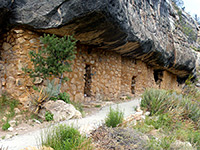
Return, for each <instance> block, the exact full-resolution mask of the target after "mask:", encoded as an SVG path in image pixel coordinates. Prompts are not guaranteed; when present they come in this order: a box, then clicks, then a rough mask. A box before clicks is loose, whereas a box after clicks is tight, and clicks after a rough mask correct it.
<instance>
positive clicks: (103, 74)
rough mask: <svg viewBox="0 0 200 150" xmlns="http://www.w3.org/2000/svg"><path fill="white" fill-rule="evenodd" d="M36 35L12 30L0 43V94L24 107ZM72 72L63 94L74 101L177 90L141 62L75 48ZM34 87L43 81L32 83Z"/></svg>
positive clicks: (165, 77)
mask: <svg viewBox="0 0 200 150" xmlns="http://www.w3.org/2000/svg"><path fill="white" fill-rule="evenodd" d="M39 36H40V35H39V34H37V33H33V32H31V31H28V30H23V29H12V30H11V31H9V32H8V33H6V34H5V35H4V39H3V41H2V42H1V43H3V44H2V48H1V61H0V69H1V70H0V71H1V76H0V77H1V87H0V89H1V90H6V91H7V92H8V93H10V94H11V95H12V96H13V97H15V98H18V99H19V100H20V101H21V102H22V103H23V104H26V103H27V102H28V101H29V99H30V98H29V93H32V92H33V89H32V86H33V85H34V83H33V82H32V79H30V78H29V77H28V76H27V75H25V74H24V72H23V71H22V68H23V67H25V66H31V62H30V57H29V54H28V53H29V51H31V50H38V48H40V46H41V43H40V39H39ZM72 63H73V65H72V70H73V71H72V72H68V73H66V74H65V75H66V76H67V77H68V78H69V81H68V82H65V83H64V84H63V87H62V91H66V92H67V93H69V94H70V96H71V99H72V100H74V101H81V102H82V101H88V100H110V99H117V98H119V97H120V96H121V95H130V96H132V95H134V94H139V93H142V92H143V91H144V90H145V88H150V87H153V88H159V87H160V88H165V89H176V88H178V86H177V85H178V83H177V81H176V76H175V75H173V74H171V73H169V72H167V71H162V72H161V74H162V76H161V79H160V80H159V81H160V82H158V81H157V82H156V81H155V69H154V68H152V67H151V66H148V65H147V64H146V63H144V62H142V61H140V60H134V59H132V58H128V57H122V56H121V55H120V54H118V53H116V52H112V51H104V50H102V49H98V48H93V47H91V46H87V45H81V44H78V45H77V54H76V58H75V60H73V61H72ZM35 84H37V85H42V84H45V81H37V82H35Z"/></svg>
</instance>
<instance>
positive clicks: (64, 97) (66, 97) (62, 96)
mask: <svg viewBox="0 0 200 150" xmlns="http://www.w3.org/2000/svg"><path fill="white" fill-rule="evenodd" d="M58 99H60V100H63V101H64V102H65V103H71V101H70V96H69V94H68V93H66V92H63V93H60V94H59V95H58Z"/></svg>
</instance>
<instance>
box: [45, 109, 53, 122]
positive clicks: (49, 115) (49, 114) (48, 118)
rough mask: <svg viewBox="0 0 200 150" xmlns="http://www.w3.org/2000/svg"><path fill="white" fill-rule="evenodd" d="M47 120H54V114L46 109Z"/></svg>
mask: <svg viewBox="0 0 200 150" xmlns="http://www.w3.org/2000/svg"><path fill="white" fill-rule="evenodd" d="M45 120H46V121H52V120H53V114H52V113H50V112H49V111H46V113H45Z"/></svg>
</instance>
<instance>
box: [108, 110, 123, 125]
mask: <svg viewBox="0 0 200 150" xmlns="http://www.w3.org/2000/svg"><path fill="white" fill-rule="evenodd" d="M123 119H124V113H123V112H122V111H120V110H119V108H118V107H117V109H116V110H114V109H112V108H111V107H110V112H109V113H108V115H107V118H106V119H105V124H106V126H107V127H113V128H114V127H116V126H117V125H118V124H120V123H122V122H123Z"/></svg>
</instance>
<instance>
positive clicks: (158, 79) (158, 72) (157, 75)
mask: <svg viewBox="0 0 200 150" xmlns="http://www.w3.org/2000/svg"><path fill="white" fill-rule="evenodd" d="M153 75H154V80H155V82H156V84H157V85H159V88H160V86H161V82H162V79H163V70H153Z"/></svg>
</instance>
